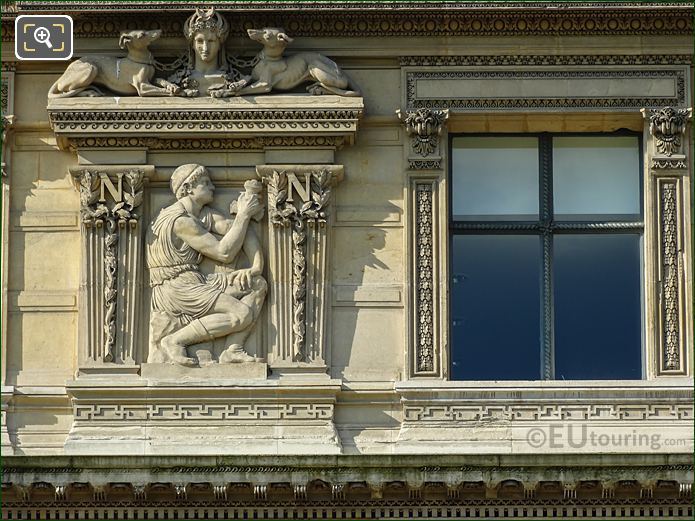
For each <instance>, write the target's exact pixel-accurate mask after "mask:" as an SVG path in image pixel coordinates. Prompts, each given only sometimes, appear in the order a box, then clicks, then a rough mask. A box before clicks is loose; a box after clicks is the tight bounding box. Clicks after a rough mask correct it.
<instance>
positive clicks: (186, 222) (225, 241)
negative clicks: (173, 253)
mask: <svg viewBox="0 0 695 521" xmlns="http://www.w3.org/2000/svg"><path fill="white" fill-rule="evenodd" d="M249 219H250V218H249V216H248V214H247V213H246V212H240V213H239V214H237V217H236V219H234V222H233V223H232V225H231V226H230V227H229V230H228V231H227V232H226V233H225V234H224V236H223V237H222V239H220V240H217V239H216V238H215V236H214V235H212V234H211V233H210V232H208V231H207V230H206V229H205V228H203V226H202V225H201V223H200V222H199V221H198V220H197V219H195V218H193V217H186V216H182V217H179V218H178V219H176V222H175V223H174V233H176V235H177V236H178V237H179V238H180V239H181V240H182V241H184V242H185V243H186V244H188V245H189V246H190V247H191V248H193V249H194V250H196V251H199V252H200V253H202V254H203V255H205V256H206V257H210V258H211V259H213V260H216V261H218V262H222V263H224V264H229V263H230V262H232V261H233V260H234V259H235V258H236V256H237V255H238V254H239V251H241V248H242V247H243V245H244V240H245V237H246V231H247V228H248V224H249Z"/></svg>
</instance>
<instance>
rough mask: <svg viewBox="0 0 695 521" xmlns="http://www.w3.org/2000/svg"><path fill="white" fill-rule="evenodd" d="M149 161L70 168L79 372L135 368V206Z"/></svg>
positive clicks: (138, 234)
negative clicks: (78, 242)
mask: <svg viewBox="0 0 695 521" xmlns="http://www.w3.org/2000/svg"><path fill="white" fill-rule="evenodd" d="M153 170H154V168H153V167H151V166H141V165H140V166H113V165H109V166H97V165H94V166H80V167H76V168H74V169H71V174H72V175H73V177H74V178H75V181H76V184H77V186H78V189H79V191H80V215H81V221H82V238H83V255H82V262H83V264H82V274H81V281H80V312H79V313H80V335H79V336H80V340H79V345H80V347H79V353H78V364H79V368H80V374H82V375H85V374H92V373H107V374H108V373H134V372H136V371H137V370H138V365H136V364H138V363H139V362H140V360H139V354H138V352H137V345H138V317H139V316H140V314H141V311H142V310H141V306H140V288H139V284H138V279H139V277H140V276H141V275H140V271H141V269H142V237H143V232H142V225H141V224H140V215H141V206H142V202H143V195H144V184H145V176H146V174H148V173H151V172H152V171H153Z"/></svg>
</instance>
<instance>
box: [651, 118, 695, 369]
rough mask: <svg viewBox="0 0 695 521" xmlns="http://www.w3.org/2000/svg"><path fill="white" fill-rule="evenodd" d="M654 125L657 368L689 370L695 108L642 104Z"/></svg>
mask: <svg viewBox="0 0 695 521" xmlns="http://www.w3.org/2000/svg"><path fill="white" fill-rule="evenodd" d="M642 112H643V114H644V116H645V119H646V120H647V124H648V130H649V141H650V142H649V143H648V144H647V150H648V153H649V166H650V168H651V175H650V176H649V187H648V188H649V190H650V191H651V192H652V193H653V195H652V200H653V204H654V212H655V217H656V228H657V229H656V230H655V235H654V236H655V242H656V244H655V251H656V268H655V275H656V282H657V294H658V295H657V296H658V301H657V306H656V310H655V312H656V317H655V318H656V320H655V324H656V335H657V350H658V353H657V357H656V359H657V367H656V371H657V374H664V375H666V374H683V373H685V372H687V361H686V360H685V358H686V353H687V352H688V346H687V339H688V336H689V335H688V328H689V327H692V324H689V323H688V320H690V321H691V322H692V320H691V319H688V318H687V315H688V313H687V309H688V306H689V303H688V297H687V295H686V292H687V288H688V286H687V285H686V276H687V275H686V272H687V270H688V268H687V266H686V256H685V250H686V243H687V240H688V237H687V233H688V232H687V231H686V230H687V229H688V228H687V225H686V222H687V217H686V215H685V213H687V207H688V206H689V204H688V200H687V199H688V198H687V196H686V195H685V194H686V193H687V189H686V187H687V186H689V175H688V158H687V152H688V141H687V139H686V132H687V128H688V123H689V121H690V119H691V116H692V109H685V108H680V109H679V108H673V107H664V108H661V109H657V110H643V111H642Z"/></svg>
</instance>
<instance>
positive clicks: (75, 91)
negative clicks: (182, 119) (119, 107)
mask: <svg viewBox="0 0 695 521" xmlns="http://www.w3.org/2000/svg"><path fill="white" fill-rule="evenodd" d="M161 34H162V31H160V30H156V31H140V30H136V31H127V32H123V33H121V38H120V40H119V45H120V47H121V49H127V50H128V55H127V56H126V57H125V58H115V57H113V56H97V55H93V56H83V57H82V58H80V59H78V60H76V61H74V62H72V63H71V64H70V65H69V66H68V68H67V69H65V72H64V73H63V75H62V76H61V77H60V78H58V81H56V82H55V83H54V84H53V85H52V86H51V88H50V90H49V91H48V99H52V98H69V97H71V96H78V95H80V93H82V92H83V91H84V90H85V89H87V88H88V87H93V86H94V85H101V86H103V87H106V88H107V89H109V90H110V91H113V92H114V93H115V94H122V95H124V96H128V95H130V96H134V95H138V96H176V95H177V94H181V88H180V87H178V86H177V85H174V84H173V83H170V82H168V81H166V80H164V79H157V80H155V83H156V84H153V83H152V78H153V77H154V72H155V71H154V65H153V64H152V63H153V59H152V53H150V51H149V49H148V47H149V45H150V44H151V43H152V42H154V41H155V40H156V39H157V38H159V37H160V36H161ZM95 90H97V91H98V89H95ZM86 94H87V93H83V94H81V95H83V96H84V95H86Z"/></svg>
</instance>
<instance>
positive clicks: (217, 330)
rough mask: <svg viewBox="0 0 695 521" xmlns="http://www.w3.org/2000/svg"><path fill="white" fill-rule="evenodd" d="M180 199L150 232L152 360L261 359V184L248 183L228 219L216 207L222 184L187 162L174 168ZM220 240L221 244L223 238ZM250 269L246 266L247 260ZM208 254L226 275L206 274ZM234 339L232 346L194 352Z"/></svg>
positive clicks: (202, 362) (192, 362)
mask: <svg viewBox="0 0 695 521" xmlns="http://www.w3.org/2000/svg"><path fill="white" fill-rule="evenodd" d="M170 185H171V190H172V192H173V194H174V195H175V197H176V199H177V200H176V202H175V203H173V204H172V205H169V206H167V207H165V208H163V209H162V210H160V212H159V214H158V215H157V216H156V217H155V219H154V220H153V222H152V224H151V226H150V228H149V230H148V234H147V267H148V269H149V281H150V287H151V291H152V295H151V302H152V306H151V311H150V353H149V356H148V362H150V363H162V362H170V363H175V364H180V365H186V366H195V365H200V366H204V365H211V364H214V363H216V362H219V363H239V362H255V361H261V360H260V359H259V358H256V357H253V356H251V355H249V354H248V353H247V352H246V351H245V350H244V344H245V341H246V339H247V337H248V335H249V334H250V332H251V329H252V328H253V326H254V324H255V323H256V321H257V319H258V316H259V314H260V311H261V307H262V306H263V302H264V300H265V294H266V282H265V279H264V278H263V277H262V276H261V273H262V271H263V252H262V250H261V245H260V241H259V239H258V237H257V236H256V234H255V232H254V231H253V228H252V227H251V226H250V222H251V221H252V220H256V221H258V220H260V219H261V217H262V215H263V206H262V205H261V202H260V198H259V192H260V191H261V183H260V182H259V181H256V180H250V181H247V182H246V183H245V185H244V189H245V190H244V191H243V192H242V193H241V194H240V195H239V197H238V199H237V200H235V201H234V202H233V203H232V205H231V206H230V210H229V211H230V215H229V216H228V215H225V214H224V213H222V212H221V211H219V210H216V209H214V208H212V207H211V206H210V203H212V202H213V197H214V189H215V187H214V185H213V184H212V181H211V180H210V177H209V175H208V172H207V169H206V168H205V167H203V166H201V165H198V164H186V165H182V166H180V167H178V168H177V169H176V170H174V173H173V174H172V176H171V182H170ZM213 234H217V235H218V236H220V237H221V238H220V239H217V238H216V236H215V235H213ZM242 254H243V256H244V257H245V258H246V259H247V263H248V266H246V267H243V266H242V265H240V264H239V257H240V256H241V255H242ZM204 257H207V258H210V259H212V260H213V261H215V262H216V263H218V264H219V267H220V269H219V271H217V272H215V273H211V274H207V275H204V274H203V273H201V272H200V268H199V265H200V262H201V261H202V259H203V258H204ZM221 337H226V340H225V347H224V349H223V350H222V351H221V352H219V353H215V352H214V350H213V349H212V346H208V349H204V348H203V349H198V350H197V354H196V355H195V356H194V355H193V354H192V353H191V352H190V351H189V349H188V348H189V347H191V346H194V345H196V344H201V343H205V342H209V341H212V340H214V339H216V338H221Z"/></svg>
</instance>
